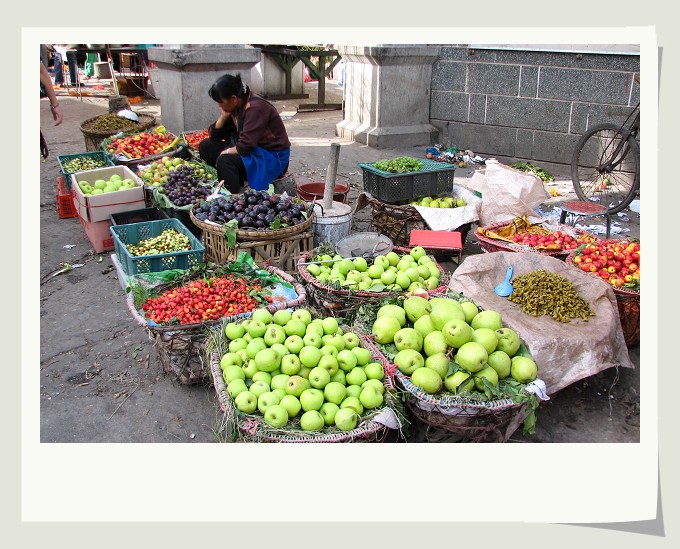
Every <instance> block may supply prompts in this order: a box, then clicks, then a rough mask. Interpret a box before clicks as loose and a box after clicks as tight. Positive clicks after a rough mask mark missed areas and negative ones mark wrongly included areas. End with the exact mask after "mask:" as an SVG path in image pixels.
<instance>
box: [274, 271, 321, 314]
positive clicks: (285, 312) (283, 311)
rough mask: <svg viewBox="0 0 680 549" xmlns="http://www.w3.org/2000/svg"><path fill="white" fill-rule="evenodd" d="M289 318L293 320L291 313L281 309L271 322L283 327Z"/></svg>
mask: <svg viewBox="0 0 680 549" xmlns="http://www.w3.org/2000/svg"><path fill="white" fill-rule="evenodd" d="M317 266H318V265H317ZM291 318H293V313H291V312H290V311H289V310H288V309H281V310H279V311H276V312H275V313H274V314H273V315H272V322H274V324H278V325H279V326H285V325H286V324H288V321H289V320H290V319H291Z"/></svg>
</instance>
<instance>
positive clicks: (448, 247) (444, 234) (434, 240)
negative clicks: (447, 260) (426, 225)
mask: <svg viewBox="0 0 680 549" xmlns="http://www.w3.org/2000/svg"><path fill="white" fill-rule="evenodd" d="M409 246H411V247H414V246H420V247H422V248H425V251H428V252H430V253H437V252H439V253H445V254H446V253H448V254H452V255H453V254H454V253H457V255H458V265H460V263H461V261H462V259H463V235H462V233H461V232H460V231H424V230H412V231H411V234H410V236H409Z"/></svg>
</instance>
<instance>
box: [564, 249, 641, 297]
mask: <svg viewBox="0 0 680 549" xmlns="http://www.w3.org/2000/svg"><path fill="white" fill-rule="evenodd" d="M570 260H571V262H572V263H573V264H574V265H576V266H577V267H578V268H579V269H581V270H582V271H584V272H586V273H593V275H595V276H598V277H599V278H601V279H602V280H604V281H605V282H608V283H609V284H611V285H612V286H613V287H614V288H620V289H622V290H628V291H631V292H639V291H640V242H639V241H637V240H627V239H620V240H617V239H614V240H605V241H601V242H597V243H593V244H587V245H585V246H582V247H580V248H579V249H577V250H575V251H574V253H573V255H572V256H570Z"/></svg>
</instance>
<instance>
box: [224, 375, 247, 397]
mask: <svg viewBox="0 0 680 549" xmlns="http://www.w3.org/2000/svg"><path fill="white" fill-rule="evenodd" d="M247 390H248V386H247V385H246V382H245V381H244V380H242V379H234V380H232V382H231V383H229V385H227V392H228V393H229V396H230V397H231V398H232V399H234V398H236V397H237V396H238V394H239V393H242V392H243V391H247Z"/></svg>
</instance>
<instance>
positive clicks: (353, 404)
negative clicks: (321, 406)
mask: <svg viewBox="0 0 680 549" xmlns="http://www.w3.org/2000/svg"><path fill="white" fill-rule="evenodd" d="M355 387H359V386H358V385H355ZM361 391H363V389H362V388H361V387H359V395H361ZM343 408H352V409H353V410H354V411H355V412H356V413H357V415H359V416H360V415H361V414H363V413H364V405H363V404H361V401H360V400H359V396H348V397H345V399H344V400H343V401H342V402H341V403H340V409H341V410H342V409H343Z"/></svg>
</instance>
